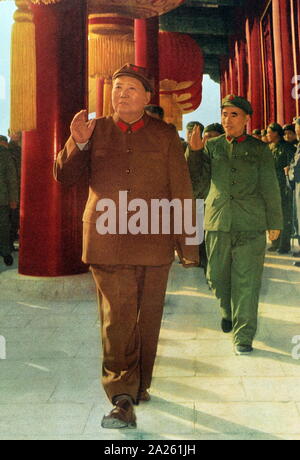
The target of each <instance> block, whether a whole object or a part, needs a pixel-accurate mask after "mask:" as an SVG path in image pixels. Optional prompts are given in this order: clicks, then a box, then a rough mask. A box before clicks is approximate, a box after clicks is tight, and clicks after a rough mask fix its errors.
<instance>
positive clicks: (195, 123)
mask: <svg viewBox="0 0 300 460" xmlns="http://www.w3.org/2000/svg"><path fill="white" fill-rule="evenodd" d="M195 126H199V127H200V130H201V133H203V131H204V126H203V125H202V123H200V122H199V121H190V122H189V123H188V124H187V125H186V129H187V130H188V131H193V129H194V128H195Z"/></svg>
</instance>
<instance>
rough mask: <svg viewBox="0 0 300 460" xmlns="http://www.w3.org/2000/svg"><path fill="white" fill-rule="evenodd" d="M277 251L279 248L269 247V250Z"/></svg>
mask: <svg viewBox="0 0 300 460" xmlns="http://www.w3.org/2000/svg"><path fill="white" fill-rule="evenodd" d="M276 251H277V248H273V246H271V247H270V248H269V249H268V252H276Z"/></svg>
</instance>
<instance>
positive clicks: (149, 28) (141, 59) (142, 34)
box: [134, 17, 159, 105]
mask: <svg viewBox="0 0 300 460" xmlns="http://www.w3.org/2000/svg"><path fill="white" fill-rule="evenodd" d="M134 34H135V64H136V65H138V66H141V67H146V68H147V69H148V70H149V72H150V73H151V75H153V77H154V78H155V86H156V91H155V95H154V97H153V98H152V101H151V102H152V104H157V105H158V104H159V59H158V56H159V46H158V39H159V19H158V17H154V18H150V19H136V20H135V25H134Z"/></svg>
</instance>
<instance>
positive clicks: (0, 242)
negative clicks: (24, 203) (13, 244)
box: [0, 206, 11, 257]
mask: <svg viewBox="0 0 300 460" xmlns="http://www.w3.org/2000/svg"><path fill="white" fill-rule="evenodd" d="M10 254H11V249H10V208H9V206H0V256H2V257H6V256H9V255H10Z"/></svg>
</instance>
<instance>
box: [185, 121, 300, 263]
mask: <svg viewBox="0 0 300 460" xmlns="http://www.w3.org/2000/svg"><path fill="white" fill-rule="evenodd" d="M195 126H198V127H199V135H200V137H201V139H202V140H203V145H205V144H206V142H207V140H208V139H212V138H215V137H218V136H220V135H222V134H224V129H223V126H222V125H221V124H219V123H214V124H211V125H209V126H207V127H204V126H203V125H202V124H201V123H200V122H198V121H194V122H190V123H188V125H187V133H186V142H184V148H185V150H186V149H187V150H186V151H188V149H189V145H190V139H191V136H192V133H193V129H194V127H195ZM252 136H253V137H254V138H256V139H258V140H260V141H262V142H263V143H265V144H267V145H268V146H269V148H270V150H271V152H272V156H273V159H274V163H275V168H276V174H277V178H278V183H279V187H280V193H281V201H282V213H283V220H284V228H283V230H282V232H281V234H280V237H279V238H278V239H277V240H274V241H272V244H271V246H270V247H269V248H268V251H269V252H275V253H278V254H289V253H291V249H292V241H295V240H296V241H297V242H298V244H299V245H300V224H299V223H300V118H299V117H295V118H294V120H293V122H292V123H290V124H286V125H284V126H281V125H280V124H278V123H271V124H269V126H268V127H267V129H262V130H261V129H254V130H253V132H252ZM201 190H202V186H201ZM194 191H195V197H197V198H198V199H199V198H201V199H205V198H206V196H207V195H208V189H207V187H206V190H205V184H204V192H203V191H202V192H200V191H199V190H194ZM200 255H201V265H202V266H203V268H204V270H205V271H206V268H207V258H206V252H205V243H203V244H202V245H201V246H200ZM292 255H293V257H299V258H300V250H299V249H298V250H296V251H293V252H292ZM293 265H294V266H296V267H300V262H298V261H297V262H294V263H293Z"/></svg>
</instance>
